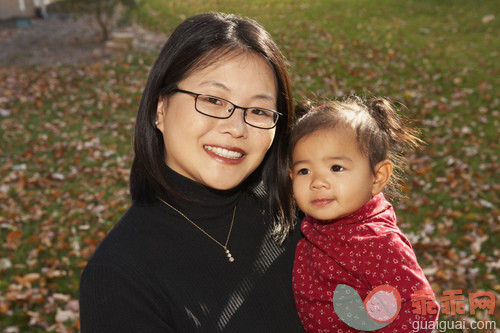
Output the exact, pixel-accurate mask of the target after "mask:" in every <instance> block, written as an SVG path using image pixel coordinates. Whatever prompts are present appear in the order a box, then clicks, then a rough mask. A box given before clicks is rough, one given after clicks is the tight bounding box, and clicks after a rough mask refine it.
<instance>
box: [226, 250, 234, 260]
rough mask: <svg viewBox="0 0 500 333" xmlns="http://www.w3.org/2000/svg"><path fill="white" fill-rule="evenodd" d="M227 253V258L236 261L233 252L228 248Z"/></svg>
mask: <svg viewBox="0 0 500 333" xmlns="http://www.w3.org/2000/svg"><path fill="white" fill-rule="evenodd" d="M226 255H227V259H228V260H229V262H233V261H234V258H233V255H232V254H231V252H229V250H228V249H226Z"/></svg>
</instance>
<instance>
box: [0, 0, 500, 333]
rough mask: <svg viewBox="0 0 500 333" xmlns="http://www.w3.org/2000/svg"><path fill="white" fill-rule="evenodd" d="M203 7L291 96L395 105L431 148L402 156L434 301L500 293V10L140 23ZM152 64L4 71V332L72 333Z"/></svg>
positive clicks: (0, 70) (299, 4)
mask: <svg viewBox="0 0 500 333" xmlns="http://www.w3.org/2000/svg"><path fill="white" fill-rule="evenodd" d="M209 10H218V11H223V12H232V13H236V14H239V15H243V16H249V17H252V18H254V19H256V20H257V21H258V22H260V23H261V24H262V25H263V26H264V27H266V29H267V30H268V31H269V32H270V33H271V34H272V35H273V37H274V38H275V40H276V42H277V44H278V45H279V46H280V47H281V49H282V51H283V53H284V54H285V56H286V57H287V59H288V60H289V62H290V72H291V77H292V81H293V86H294V93H295V99H296V100H300V99H302V98H336V97H341V96H345V95H348V94H350V93H357V94H363V95H374V96H379V95H381V96H386V97H389V98H391V99H392V100H393V101H396V102H399V103H402V104H404V105H405V106H406V108H407V109H406V111H405V114H406V115H408V116H409V117H412V118H414V119H416V126H418V127H419V128H420V129H421V131H422V136H423V139H424V140H425V141H426V142H427V146H426V147H425V149H424V150H423V151H421V152H418V153H415V154H413V155H411V156H409V159H410V162H411V164H410V167H411V170H410V172H409V175H408V184H407V186H406V187H405V192H406V195H407V198H406V199H402V200H400V201H399V202H398V203H396V204H395V207H396V210H397V213H398V215H399V225H400V227H401V228H402V229H403V231H404V232H405V233H406V234H407V235H408V237H409V239H410V241H411V242H412V244H413V246H414V249H415V251H416V253H417V256H418V258H419V261H420V264H421V266H422V267H423V269H424V271H425V273H426V274H427V277H428V278H429V280H430V281H431V283H432V285H433V288H434V291H435V293H436V295H437V296H442V293H443V292H444V291H446V290H451V289H460V290H462V292H463V295H464V296H465V301H466V302H467V300H468V297H467V296H468V294H469V293H472V292H478V291H494V292H495V293H496V296H497V298H499V297H498V296H499V295H500V282H499V270H500V249H499V248H498V240H499V230H500V227H499V225H500V223H499V222H500V220H499V215H500V214H499V208H498V203H499V200H498V199H499V193H500V183H499V176H498V169H499V161H498V156H499V152H500V149H499V142H498V138H499V128H500V121H499V115H500V89H499V87H500V61H499V60H498V59H499V50H500V35H499V32H500V2H498V1H490V0H484V1H472V0H467V1H466V0H454V1H452V0H434V1H430V0H408V1H388V0H380V1H368V0H357V1H352V0H316V1H309V2H304V1H295V0H288V1H262V0H256V1H252V2H250V1H248V2H245V1H228V0H224V1H223V0H206V1H195V0H184V1H160V0H144V1H143V2H142V4H141V6H140V7H139V8H138V10H137V11H136V12H135V14H134V19H135V20H136V21H137V23H139V24H141V25H143V26H145V27H147V28H149V29H152V30H156V31H160V32H164V33H165V34H166V35H167V34H168V33H169V32H170V31H171V30H172V29H173V28H174V27H175V26H176V25H177V24H178V23H180V22H181V21H182V20H183V19H185V18H186V17H189V16H190V15H192V14H195V13H198V12H202V11H209ZM155 55H156V53H154V54H131V55H118V56H117V57H116V58H113V59H112V60H109V61H103V62H99V63H95V64H92V65H78V66H57V67H50V68H47V67H43V68H41V67H29V68H26V67H0V109H2V113H1V114H0V134H1V137H2V142H1V145H0V147H1V149H0V179H1V182H0V242H1V244H2V245H1V246H0V332H17V331H15V328H17V329H18V331H19V332H45V331H54V332H77V331H78V327H79V326H78V325H79V324H78V308H77V299H78V279H79V276H80V273H81V270H82V268H83V267H84V265H85V263H86V261H87V260H88V258H89V257H90V255H91V254H92V252H93V251H94V250H95V247H96V245H97V244H98V243H99V241H100V240H101V239H102V238H103V237H104V236H105V234H106V233H107V231H108V230H109V229H110V228H111V227H112V226H113V225H114V223H116V222H117V220H118V219H119V217H120V216H121V215H122V214H123V213H124V211H125V210H126V209H127V207H128V205H129V202H130V201H129V197H128V175H129V169H130V165H131V161H132V153H131V150H132V132H133V122H134V116H135V112H136V109H137V106H138V101H139V98H140V93H141V91H142V89H143V87H144V84H145V81H146V77H147V74H148V70H149V68H150V66H151V63H152V61H153V60H154V57H155ZM7 111H8V112H7ZM497 303H499V302H497ZM468 313H469V312H468V311H467V312H466V315H464V316H454V317H451V316H446V315H442V316H441V319H442V320H443V321H448V322H450V323H452V322H455V323H457V322H462V321H470V320H493V319H495V320H496V321H497V323H498V322H500V320H499V319H500V308H499V307H498V306H497V309H496V311H495V313H494V314H493V315H487V314H486V312H484V311H478V312H477V313H476V315H475V316H474V315H470V314H468ZM497 326H498V324H497ZM499 328H500V327H499ZM447 331H448V332H455V331H454V330H452V329H448V330H447ZM467 331H469V332H474V331H475V330H472V329H470V330H467ZM476 331H477V332H486V330H476ZM456 332H458V330H456ZM460 332H462V331H460Z"/></svg>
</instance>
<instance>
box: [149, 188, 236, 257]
mask: <svg viewBox="0 0 500 333" xmlns="http://www.w3.org/2000/svg"><path fill="white" fill-rule="evenodd" d="M158 199H159V200H160V201H161V202H163V203H164V204H165V205H167V206H168V207H170V208H172V209H173V210H174V211H176V212H177V213H178V214H179V215H180V216H182V217H183V218H185V219H186V220H187V221H188V222H189V223H191V224H192V225H194V226H195V227H196V228H197V229H198V230H200V231H201V232H202V233H204V234H205V236H207V237H208V238H210V239H211V240H213V241H214V242H215V243H217V244H218V245H219V246H220V247H222V248H223V249H224V250H225V251H226V256H227V259H228V260H229V262H233V261H234V257H233V256H232V255H231V252H229V250H228V248H227V244H228V243H229V238H230V237H231V231H233V224H234V217H235V216H236V207H237V206H238V205H236V206H234V209H233V218H232V219H231V226H230V227H229V232H228V233H227V237H226V243H224V245H222V243H221V242H219V241H218V240H217V239H215V238H214V237H213V236H212V235H210V234H209V233H208V232H206V231H205V230H203V228H202V227H200V226H199V225H197V224H196V223H194V222H193V221H192V220H191V219H190V218H189V217H187V216H186V215H185V214H184V213H182V212H181V211H180V210H178V209H177V208H175V207H174V206H172V205H171V204H169V203H168V202H166V201H164V200H162V199H161V198H158Z"/></svg>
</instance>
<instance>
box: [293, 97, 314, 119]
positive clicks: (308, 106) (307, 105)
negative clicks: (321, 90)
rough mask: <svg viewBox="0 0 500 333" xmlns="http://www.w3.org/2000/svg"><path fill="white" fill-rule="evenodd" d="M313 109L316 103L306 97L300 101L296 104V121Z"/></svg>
mask: <svg viewBox="0 0 500 333" xmlns="http://www.w3.org/2000/svg"><path fill="white" fill-rule="evenodd" d="M312 109H314V105H313V103H312V102H311V101H310V100H307V99H305V100H302V101H300V102H298V103H297V105H296V106H295V121H297V120H298V119H300V118H302V117H303V116H304V115H306V114H307V113H308V112H309V111H311V110H312Z"/></svg>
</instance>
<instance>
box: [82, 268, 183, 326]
mask: <svg viewBox="0 0 500 333" xmlns="http://www.w3.org/2000/svg"><path fill="white" fill-rule="evenodd" d="M141 281H144V279H137V278H134V277H132V276H130V275H129V274H127V273H125V272H122V271H120V270H118V269H116V268H113V267H110V266H109V265H99V264H89V265H87V267H86V268H85V270H84V272H83V274H82V277H81V279H80V324H81V332H82V333H91V332H92V333H94V332H97V333H98V332H107V333H113V332H120V333H122V332H174V331H175V330H174V329H173V327H171V325H169V323H168V322H166V320H165V317H167V316H165V312H167V311H168V309H160V307H159V306H158V304H156V303H155V300H154V299H152V298H151V297H150V296H148V295H150V291H147V292H146V290H147V288H146V287H145V286H144V284H143V283H141Z"/></svg>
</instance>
